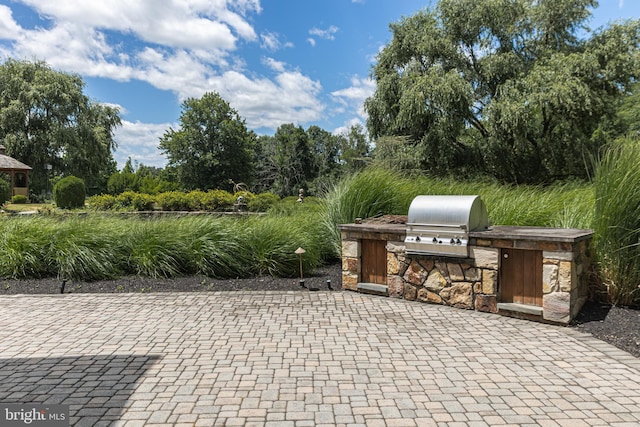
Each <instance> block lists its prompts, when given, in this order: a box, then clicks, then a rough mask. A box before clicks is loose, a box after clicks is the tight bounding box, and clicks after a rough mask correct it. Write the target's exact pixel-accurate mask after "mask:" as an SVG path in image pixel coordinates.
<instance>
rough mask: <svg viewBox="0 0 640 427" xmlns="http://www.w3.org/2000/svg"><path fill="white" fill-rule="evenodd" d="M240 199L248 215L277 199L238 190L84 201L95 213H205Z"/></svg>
mask: <svg viewBox="0 0 640 427" xmlns="http://www.w3.org/2000/svg"><path fill="white" fill-rule="evenodd" d="M240 197H242V199H243V203H246V205H247V208H248V210H249V211H251V212H266V211H267V210H269V208H271V207H272V206H273V205H274V204H275V203H277V202H278V201H279V200H280V198H279V197H278V196H276V195H275V194H272V193H262V194H253V193H251V192H249V191H241V192H238V193H235V194H231V193H229V192H228V191H224V190H209V191H206V192H205V191H191V192H188V193H185V192H181V191H168V192H165V193H160V194H158V195H150V194H144V193H136V192H134V191H125V192H124V193H122V194H119V195H117V196H112V195H109V194H102V195H99V196H92V197H90V198H89V199H88V200H87V206H88V207H89V208H91V209H94V210H97V211H110V210H125V211H151V210H162V211H207V212H228V211H232V210H234V205H236V204H237V203H238V200H239V198H240Z"/></svg>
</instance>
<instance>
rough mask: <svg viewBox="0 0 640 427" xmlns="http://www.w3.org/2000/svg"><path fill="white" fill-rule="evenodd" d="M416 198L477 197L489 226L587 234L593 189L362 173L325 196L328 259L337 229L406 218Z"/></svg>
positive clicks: (337, 239) (337, 248) (388, 172)
mask: <svg viewBox="0 0 640 427" xmlns="http://www.w3.org/2000/svg"><path fill="white" fill-rule="evenodd" d="M421 194H425V195H430V194H433V195H440V194H442V195H446V194H453V195H476V194H477V195H479V196H481V198H482V200H483V201H484V203H485V205H486V206H487V210H488V214H489V218H490V220H491V222H492V223H493V224H500V225H529V226H541V227H563V228H589V227H591V221H592V218H593V203H594V190H593V186H592V185H587V184H578V183H574V184H572V183H567V184H559V185H553V186H547V187H542V186H525V185H521V186H510V185H502V184H499V183H497V182H495V181H486V182H485V181H477V180H476V181H468V182H466V181H457V180H453V179H444V178H431V177H426V176H406V175H403V174H401V173H399V172H397V171H391V170H385V169H380V168H376V169H367V170H365V171H363V172H360V173H357V174H354V175H352V176H349V177H346V178H344V179H343V180H341V181H340V182H338V183H337V184H336V185H334V187H333V188H332V189H330V191H329V192H328V193H327V194H326V196H325V200H326V204H324V205H323V211H324V212H323V214H322V215H321V216H320V221H322V222H323V224H324V227H325V229H326V233H328V234H331V235H332V236H333V239H332V240H333V242H334V246H333V253H334V254H335V255H338V254H339V253H340V232H339V230H338V228H337V226H338V225H339V224H347V223H352V222H353V221H354V220H355V218H358V217H359V218H369V217H373V216H376V215H380V214H396V215H406V214H407V211H408V210H409V205H410V204H411V202H412V201H413V199H414V197H416V196H418V195H421ZM305 203H306V201H305Z"/></svg>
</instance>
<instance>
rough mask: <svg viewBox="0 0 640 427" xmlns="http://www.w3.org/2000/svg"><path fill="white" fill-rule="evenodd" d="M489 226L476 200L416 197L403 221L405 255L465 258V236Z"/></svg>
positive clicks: (463, 197)
mask: <svg viewBox="0 0 640 427" xmlns="http://www.w3.org/2000/svg"><path fill="white" fill-rule="evenodd" d="M488 226H489V219H488V216H487V209H486V207H485V205H484V202H483V201H482V199H480V196H417V197H416V198H415V199H413V201H412V202H411V206H410V207H409V214H408V218H407V236H406V238H405V247H406V250H407V253H409V254H430V255H443V256H457V257H468V256H469V249H468V241H469V232H471V231H480V230H484V229H486V228H487V227H488Z"/></svg>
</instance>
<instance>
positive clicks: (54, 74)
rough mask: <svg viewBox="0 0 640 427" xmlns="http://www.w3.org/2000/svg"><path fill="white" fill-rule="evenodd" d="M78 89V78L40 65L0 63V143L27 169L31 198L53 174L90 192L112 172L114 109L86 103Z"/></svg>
mask: <svg viewBox="0 0 640 427" xmlns="http://www.w3.org/2000/svg"><path fill="white" fill-rule="evenodd" d="M83 88H84V82H83V81H82V79H81V78H80V77H79V76H78V75H76V74H67V73H63V72H59V71H55V70H53V69H51V68H50V67H49V66H48V65H47V64H46V63H45V62H41V61H36V62H30V61H17V60H14V59H7V60H6V61H5V62H3V63H2V64H0V143H2V144H4V145H5V146H6V148H7V154H8V155H10V156H12V157H15V158H17V159H18V160H20V161H21V162H23V163H26V164H28V165H29V166H31V167H32V168H33V171H32V172H31V174H30V177H31V183H30V189H31V191H32V193H35V194H36V195H38V194H41V193H43V192H45V191H46V190H47V189H48V188H49V182H48V180H49V179H50V178H52V177H53V175H58V176H61V175H75V176H77V177H79V178H82V179H83V180H84V181H85V183H86V185H87V187H88V188H89V189H93V188H97V187H100V186H101V185H104V184H105V183H106V178H104V177H105V176H107V177H108V175H109V174H110V173H111V171H112V170H113V165H114V162H113V156H112V151H113V149H114V148H115V146H116V143H115V141H114V139H113V131H114V129H115V128H116V127H117V126H119V125H120V117H119V115H118V109H117V108H113V107H109V106H106V105H102V104H99V103H96V102H93V101H91V100H90V99H89V98H88V97H87V96H85V95H84V93H83ZM47 165H51V169H50V170H49V169H48V168H47Z"/></svg>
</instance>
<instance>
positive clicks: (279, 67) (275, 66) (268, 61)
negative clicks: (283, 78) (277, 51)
mask: <svg viewBox="0 0 640 427" xmlns="http://www.w3.org/2000/svg"><path fill="white" fill-rule="evenodd" d="M262 62H263V63H264V64H265V65H266V66H267V67H269V68H271V69H272V70H273V71H277V72H279V73H282V72H283V71H284V70H285V68H286V64H285V63H284V62H280V61H276V60H275V59H273V58H264V59H263V60H262Z"/></svg>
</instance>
